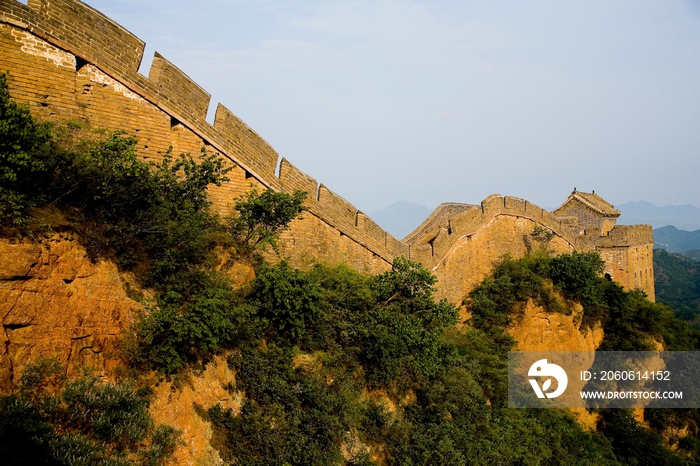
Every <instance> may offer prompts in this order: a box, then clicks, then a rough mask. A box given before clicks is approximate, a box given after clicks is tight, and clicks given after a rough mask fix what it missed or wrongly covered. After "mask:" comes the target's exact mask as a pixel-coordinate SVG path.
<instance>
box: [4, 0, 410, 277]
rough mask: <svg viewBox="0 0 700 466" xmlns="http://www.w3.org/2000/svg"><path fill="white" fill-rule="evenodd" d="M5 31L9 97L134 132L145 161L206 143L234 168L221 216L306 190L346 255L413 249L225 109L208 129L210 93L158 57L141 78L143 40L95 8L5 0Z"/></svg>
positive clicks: (64, 0)
mask: <svg viewBox="0 0 700 466" xmlns="http://www.w3.org/2000/svg"><path fill="white" fill-rule="evenodd" d="M0 28H2V29H0V32H2V33H3V34H1V35H0V41H3V48H2V52H0V72H4V71H10V73H11V75H10V93H11V95H13V97H15V98H17V99H18V100H20V101H21V102H23V103H27V104H29V105H30V108H31V109H32V111H33V112H34V113H37V114H38V115H39V116H43V117H48V118H58V119H82V120H85V121H86V122H88V123H89V124H91V125H92V126H98V127H106V128H108V129H126V130H127V131H130V132H134V133H136V135H137V137H139V140H140V141H142V142H143V145H142V146H141V147H140V151H141V152H142V153H143V154H144V156H146V157H148V158H157V157H159V156H161V155H162V154H163V153H165V152H166V151H167V149H168V147H169V146H173V147H174V149H175V150H176V151H182V152H196V151H198V149H199V148H200V147H202V146H204V147H206V148H207V149H208V150H209V151H212V152H218V153H219V154H221V155H222V156H224V157H225V158H226V159H227V160H228V161H229V162H230V163H231V164H232V165H234V166H235V167H236V171H235V172H234V174H232V175H231V176H230V177H231V178H232V181H231V183H228V184H226V185H225V186H222V187H214V188H212V190H211V192H210V195H211V196H212V197H213V198H214V201H215V204H216V205H217V206H218V207H219V208H221V209H222V210H223V211H227V209H228V207H227V204H228V205H230V204H231V203H232V202H233V200H234V199H235V198H236V197H238V196H240V195H241V194H243V193H244V192H245V191H246V190H248V189H250V188H256V187H271V188H273V189H276V190H282V191H284V192H290V193H291V192H293V191H294V190H297V189H300V190H303V191H306V192H307V193H308V196H307V202H306V204H307V206H308V211H309V212H310V213H311V214H312V215H313V216H314V217H315V218H317V219H318V221H320V222H321V224H322V225H323V227H322V228H321V230H323V232H325V234H327V235H330V236H329V238H332V237H333V235H334V234H339V235H340V237H344V238H349V240H350V241H351V242H353V243H356V244H357V245H358V246H359V247H360V249H359V250H356V249H354V246H353V247H350V246H348V248H350V249H351V250H352V251H354V252H352V254H361V255H363V256H366V259H364V262H367V261H369V262H373V261H374V259H372V258H373V257H375V258H380V260H381V261H383V262H384V266H383V267H386V266H388V264H389V263H390V262H391V260H392V259H393V258H394V257H395V256H397V255H402V254H403V255H407V254H408V246H406V245H404V244H402V243H401V242H400V241H398V240H397V239H396V238H393V237H392V236H391V235H390V234H388V233H387V232H386V231H384V230H383V229H382V228H381V227H379V226H378V225H377V224H376V223H375V222H374V221H372V220H371V219H369V218H368V217H367V216H366V215H365V214H363V213H361V212H359V211H358V209H357V208H356V207H354V206H353V205H352V204H351V203H349V202H347V201H346V200H345V199H343V198H342V197H340V196H339V195H337V194H335V193H334V192H333V191H331V190H330V189H328V188H327V187H326V186H323V185H321V186H320V187H319V186H318V183H317V181H316V180H315V179H313V178H312V177H310V176H309V175H306V174H305V173H303V172H301V171H300V170H298V169H297V168H295V167H294V166H293V165H292V164H291V163H289V162H288V161H287V160H282V162H281V163H280V165H279V175H277V174H276V170H277V167H278V160H279V155H278V153H277V152H276V151H275V150H274V149H273V148H272V147H271V146H270V145H269V144H268V143H267V142H266V141H265V140H264V139H263V138H262V137H260V136H259V135H258V134H257V133H256V132H255V131H254V130H253V129H251V128H250V127H249V126H248V125H246V124H245V123H244V122H243V121H242V120H241V119H240V118H238V117H237V116H236V115H235V114H234V113H233V112H231V111H230V110H229V109H227V108H226V107H225V106H224V105H222V104H219V105H218V106H217V110H216V115H215V117H214V124H213V125H211V124H209V123H208V122H207V121H206V117H207V111H208V109H209V104H210V99H211V96H210V94H209V93H208V92H207V91H206V90H204V89H203V88H202V87H200V86H199V85H198V84H197V83H196V82H194V81H193V80H192V79H190V78H189V77H188V76H187V75H186V74H185V73H184V72H183V71H182V70H180V69H179V68H178V67H177V66H175V65H174V64H173V63H171V62H170V61H168V60H167V59H166V58H165V57H163V56H162V55H161V54H159V53H158V52H156V53H155V56H154V59H153V63H152V65H151V68H150V71H149V73H148V77H146V76H143V75H141V74H140V73H139V72H138V68H139V65H140V64H141V60H142V58H143V51H144V48H145V43H144V42H143V41H141V40H140V39H139V38H137V37H136V36H135V35H134V34H132V33H130V32H129V31H127V30H126V29H125V28H123V27H122V26H120V25H119V24H117V23H116V22H114V21H112V20H111V19H109V18H108V17H106V16H105V15H103V14H102V13H100V12H99V11H97V10H95V9H93V8H91V7H90V6H88V5H86V4H84V3H82V2H80V1H78V0H55V1H54V0H51V1H48V0H30V1H29V3H28V5H24V4H22V3H20V2H17V1H15V0H0ZM30 43H31V44H30ZM46 50H49V52H46ZM47 53H48V54H52V55H51V56H50V57H48V58H49V59H48V60H47V59H46V58H47V56H48V55H47ZM26 58H30V60H26ZM57 65H59V68H60V70H59V71H57V70H56V66H57ZM37 76H38V77H37ZM41 76H45V78H44V79H43V80H42V78H41ZM332 231H336V232H337V233H332ZM314 233H315V234H320V233H321V232H320V231H319V228H318V226H317V227H315V228H314V231H313V232H311V231H310V232H308V233H306V232H301V233H300V235H306V234H308V235H311V234H314ZM295 245H296V246H297V248H299V247H300V242H299V241H296V240H295ZM361 250H365V251H366V252H358V251H361ZM347 254H350V253H344V255H343V256H338V257H342V258H343V259H346V258H347ZM329 257H330V258H331V259H330V260H333V259H332V254H331V255H330V256H329ZM370 268H371V267H370ZM380 268H381V267H380Z"/></svg>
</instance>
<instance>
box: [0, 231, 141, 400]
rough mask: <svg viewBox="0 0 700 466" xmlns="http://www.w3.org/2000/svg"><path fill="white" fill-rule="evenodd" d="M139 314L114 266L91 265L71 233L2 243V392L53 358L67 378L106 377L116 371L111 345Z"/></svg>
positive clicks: (0, 288) (0, 381)
mask: <svg viewBox="0 0 700 466" xmlns="http://www.w3.org/2000/svg"><path fill="white" fill-rule="evenodd" d="M139 307H140V305H139V303H138V302H136V301H134V300H133V299H131V298H129V296H128V295H127V290H126V287H125V285H124V282H123V281H122V278H121V277H120V275H119V273H118V271H117V267H116V265H115V264H113V263H111V262H108V261H99V262H96V263H93V262H91V261H90V260H89V259H88V258H87V256H86V253H85V249H84V248H83V247H82V246H81V245H80V244H79V243H78V242H77V241H76V240H75V238H74V237H72V236H71V235H70V234H68V235H56V236H54V237H52V238H51V239H48V240H45V241H43V242H41V243H30V242H15V243H12V242H9V241H8V240H0V318H2V326H3V328H2V335H1V336H0V338H2V345H1V346H0V391H2V392H7V391H8V390H10V389H11V388H12V386H13V384H14V382H16V380H17V378H18V377H19V375H20V373H21V370H22V368H23V367H24V366H25V365H26V364H27V363H28V362H32V361H35V360H36V359H38V358H40V357H53V358H56V359H57V360H58V361H59V362H61V363H62V364H63V365H64V366H65V367H66V370H67V372H68V375H69V376H70V375H74V374H76V373H77V372H78V371H79V370H81V369H82V368H84V367H90V368H92V369H93V371H94V373H96V374H97V375H107V374H109V373H110V372H111V371H112V370H113V369H114V368H115V367H116V365H117V364H118V354H117V351H116V346H115V344H116V342H117V340H118V338H119V336H120V335H121V333H122V331H123V330H124V329H125V328H127V327H128V326H129V324H130V322H131V319H132V315H133V311H134V310H136V309H138V308H139Z"/></svg>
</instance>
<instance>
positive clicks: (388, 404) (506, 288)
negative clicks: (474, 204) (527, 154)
mask: <svg viewBox="0 0 700 466" xmlns="http://www.w3.org/2000/svg"><path fill="white" fill-rule="evenodd" d="M76 128H77V127H76V126H75V125H72V126H70V125H69V126H68V127H67V128H63V129H58V128H55V127H50V126H48V125H44V124H38V123H36V122H35V121H34V120H33V119H32V118H31V116H30V115H29V113H28V111H27V110H26V109H24V108H22V107H20V106H18V105H16V104H15V103H14V102H12V101H11V100H10V99H9V98H8V95H7V90H6V86H5V78H4V77H0V136H2V138H0V141H1V142H0V228H2V233H3V234H4V235H6V236H8V235H12V236H18V235H19V236H33V237H35V238H40V237H41V236H42V235H46V234H50V232H51V231H56V230H61V229H64V230H70V231H73V232H75V233H77V235H78V237H79V238H80V240H81V241H82V242H83V244H85V246H86V248H87V249H88V251H89V253H90V255H91V257H93V258H97V257H108V258H112V259H114V260H115V261H117V263H118V264H119V265H120V267H122V269H125V270H132V271H133V272H134V273H135V275H136V276H137V277H138V279H139V280H140V283H141V285H142V286H144V287H149V288H150V289H151V290H153V298H152V299H151V300H149V301H146V300H144V303H145V304H146V311H145V312H144V313H143V315H142V316H140V319H139V320H138V322H137V323H136V325H135V327H134V328H133V331H132V334H131V336H130V338H127V339H125V342H124V348H125V353H126V354H127V355H128V364H129V365H130V367H131V368H132V369H133V371H132V375H133V377H134V378H133V379H128V378H127V379H126V380H125V381H123V382H121V383H119V384H109V383H104V382H100V381H98V380H97V379H95V378H93V377H90V376H86V377H83V378H79V379H76V380H70V381H68V380H64V379H62V378H61V377H59V374H61V373H62V372H61V371H60V369H59V368H57V367H56V366H55V364H54V363H51V362H50V361H49V362H47V361H44V362H42V363H40V364H39V365H38V366H31V367H29V369H28V370H27V371H26V372H25V374H24V376H23V378H22V379H21V381H20V383H19V384H18V387H17V389H16V390H15V391H14V392H13V393H11V394H9V395H6V396H4V397H2V398H0V456H2V457H3V459H5V458H9V461H14V462H15V463H16V464H27V463H31V464H41V463H42V462H43V463H47V464H124V463H125V462H130V464H133V463H138V462H140V463H142V464H158V463H162V462H163V461H164V460H165V459H166V458H167V456H168V454H169V453H170V452H172V449H173V448H174V446H175V442H176V436H175V433H174V432H173V430H172V429H169V428H167V427H164V426H158V427H156V426H154V425H153V422H152V420H150V418H149V417H148V415H147V411H146V408H147V406H148V388H147V387H143V386H141V385H140V383H139V382H138V380H139V378H138V371H139V369H146V370H150V369H154V370H156V371H158V372H159V373H160V374H161V376H163V377H171V376H177V375H178V374H182V373H184V372H186V371H187V370H188V369H189V368H196V367H201V365H202V364H204V363H206V362H207V360H208V359H209V358H210V357H211V355H212V354H216V353H225V354H227V355H229V357H228V363H229V365H230V367H231V368H232V369H234V370H235V372H236V384H235V385H231V386H229V387H228V389H229V390H231V391H238V392H241V393H242V394H244V398H243V399H244V403H243V406H242V408H241V410H240V412H233V411H232V410H230V409H226V408H224V407H222V406H219V405H217V406H214V407H212V408H211V409H209V410H208V411H206V412H202V415H203V416H208V417H209V419H210V420H211V422H212V423H213V425H214V426H215V435H214V437H213V440H212V442H213V445H214V446H215V448H216V449H217V450H218V451H219V452H220V454H221V456H222V458H224V460H225V461H226V462H227V463H229V464H236V465H251V466H252V465H280V466H282V465H336V464H347V465H372V464H378V463H381V464H385V465H467V464H523V465H536V464H543V465H570V464H583V465H585V464H589V465H605V464H609V465H617V464H636V465H655V464H697V463H698V439H697V432H698V426H700V417H699V416H698V415H697V412H696V411H695V410H673V411H669V410H647V414H645V416H646V419H647V421H648V423H649V424H650V425H651V426H652V428H653V429H652V430H647V429H646V428H645V427H643V426H641V425H640V424H639V423H638V422H637V421H636V420H635V419H634V418H633V417H632V415H631V413H630V412H628V411H624V410H609V411H604V412H601V422H600V423H599V426H598V429H597V430H596V431H589V430H586V429H584V428H582V427H581V425H580V424H579V423H578V422H577V421H576V420H575V418H574V417H573V415H572V414H571V413H570V412H569V411H566V410H524V409H517V410H516V409H508V408H507V407H506V404H507V353H508V352H509V351H510V350H511V349H513V348H514V346H515V342H514V341H513V339H512V338H511V337H509V336H508V334H507V332H506V331H505V327H506V326H507V325H509V324H510V323H511V322H513V319H514V318H516V317H517V315H518V312H520V310H521V309H522V306H523V303H525V302H526V301H527V300H529V299H533V300H535V301H536V302H538V303H540V304H542V305H543V306H545V307H546V308H547V309H548V310H549V311H550V312H561V313H570V312H571V309H572V302H579V303H581V304H582V305H583V307H584V314H583V325H586V326H593V325H602V326H603V327H604V328H605V340H604V342H603V346H602V349H609V350H621V349H626V350H635V349H647V348H649V346H650V344H651V341H652V339H655V340H657V341H663V343H664V344H665V346H666V347H667V348H668V349H671V350H681V349H685V350H694V349H697V348H698V341H699V340H698V334H697V332H696V331H694V330H692V329H690V328H689V327H688V326H687V325H686V324H685V323H683V322H682V321H680V320H678V319H676V318H675V317H674V316H673V311H672V310H671V309H669V308H668V307H666V306H664V305H661V304H654V303H650V302H649V301H647V300H646V299H645V298H644V296H643V295H642V294H641V293H640V292H625V291H624V290H622V289H621V288H620V287H619V286H618V285H616V284H615V283H613V282H611V281H609V280H606V279H605V278H603V277H602V276H601V271H602V262H601V260H600V258H599V257H598V256H597V255H595V254H572V255H562V256H559V257H556V258H552V257H550V256H549V255H547V254H546V253H544V252H541V251H540V252H536V253H533V254H532V255H529V256H528V257H526V258H524V259H520V260H511V259H509V258H504V260H503V261H502V262H501V263H500V264H499V265H498V266H497V267H496V268H495V270H494V272H493V274H492V275H491V276H489V277H488V278H487V279H486V280H484V282H483V283H482V284H481V285H480V286H478V287H477V288H476V289H475V290H474V291H473V292H472V293H471V294H470V296H469V297H468V298H467V300H466V306H467V309H468V311H469V312H470V313H471V315H472V318H471V321H470V322H469V323H468V325H463V326H456V325H455V324H456V323H457V310H456V309H455V307H454V306H452V305H450V304H448V303H446V302H445V301H436V299H435V297H434V289H433V286H434V284H435V277H434V276H433V275H431V274H430V273H429V272H428V271H427V270H425V269H424V268H422V267H421V266H420V265H418V264H414V263H411V262H409V261H407V260H405V259H403V258H399V259H397V260H395V261H394V263H393V265H392V267H391V270H389V271H387V272H385V273H382V274H379V275H375V276H371V275H367V274H362V273H359V272H357V271H355V270H353V269H350V268H348V267H346V266H343V265H340V266H332V267H331V266H327V265H322V264H319V265H316V266H314V267H312V268H310V269H309V270H298V269H295V268H294V267H292V266H291V265H289V264H287V263H286V262H284V261H279V262H277V263H276V264H268V263H264V262H263V261H262V260H261V255H260V254H259V251H260V249H259V248H260V247H264V246H266V245H267V246H271V247H272V248H273V249H274V246H275V239H276V237H277V234H278V233H279V231H280V230H281V229H283V228H285V226H286V225H287V224H288V223H289V221H291V220H292V219H293V218H294V217H295V216H296V215H297V213H298V212H299V210H300V209H301V208H302V203H303V194H300V193H296V194H294V195H286V194H281V193H273V192H272V191H264V192H262V193H257V192H251V193H250V194H248V195H246V196H244V197H243V198H241V199H239V200H238V201H237V202H236V204H235V207H236V210H237V215H235V216H233V217H232V218H229V219H220V218H219V217H218V216H217V215H216V214H215V213H214V212H213V211H212V210H211V208H210V204H209V202H208V201H207V199H206V187H207V186H208V185H210V184H218V183H221V182H223V181H224V180H225V176H226V169H225V168H223V165H222V162H221V160H220V159H218V158H217V157H215V156H212V155H208V154H202V156H201V157H200V158H199V159H195V158H193V157H191V156H189V155H186V154H184V155H180V156H177V157H175V156H172V155H170V154H168V155H166V156H165V157H164V159H163V160H162V161H161V162H158V163H152V162H144V161H142V160H139V158H138V157H137V155H136V152H135V144H136V143H135V140H134V139H133V138H131V137H129V136H128V135H126V134H124V133H113V134H108V133H104V134H97V135H93V136H91V137H90V138H88V139H85V138H83V137H82V136H81V137H78V134H79V132H78V131H77V129H76ZM535 240H540V239H538V238H535ZM542 240H544V241H546V238H543V239H542ZM217 251H219V252H226V254H222V255H224V256H226V257H229V258H230V259H229V260H230V261H244V262H246V263H248V264H250V265H251V266H252V267H255V272H256V276H255V279H254V280H253V281H252V282H250V283H248V284H246V285H244V286H240V287H234V286H233V284H232V283H231V281H230V280H229V278H227V275H226V266H227V264H221V263H220V260H219V257H221V255H219V254H217ZM669 427H673V428H674V429H679V428H683V427H686V428H687V431H688V432H689V433H690V434H689V435H687V436H685V437H684V438H683V439H681V440H680V441H679V442H678V443H677V445H676V446H677V448H678V451H677V452H672V451H671V450H669V449H668V448H667V447H666V446H665V443H664V442H665V441H663V440H662V438H661V436H660V435H659V433H660V432H662V431H663V430H664V429H668V428H669Z"/></svg>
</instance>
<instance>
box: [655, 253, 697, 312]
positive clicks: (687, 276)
mask: <svg viewBox="0 0 700 466" xmlns="http://www.w3.org/2000/svg"><path fill="white" fill-rule="evenodd" d="M654 285H655V287H656V299H657V301H659V302H662V303H666V304H668V305H669V306H672V307H673V308H675V309H676V313H677V315H678V316H679V317H681V318H683V319H685V320H695V318H696V316H698V314H700V263H699V262H697V261H695V260H694V259H691V258H688V257H686V256H685V255H683V254H678V253H669V252H666V251H664V250H663V249H655V250H654ZM696 324H697V322H696Z"/></svg>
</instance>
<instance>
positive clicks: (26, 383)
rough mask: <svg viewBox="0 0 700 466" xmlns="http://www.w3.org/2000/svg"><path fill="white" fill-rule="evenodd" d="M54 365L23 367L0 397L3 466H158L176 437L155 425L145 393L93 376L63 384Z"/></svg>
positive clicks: (42, 363)
mask: <svg viewBox="0 0 700 466" xmlns="http://www.w3.org/2000/svg"><path fill="white" fill-rule="evenodd" d="M62 373H64V369H63V368H62V367H61V366H60V365H59V364H58V363H57V362H56V361H55V360H42V361H39V362H38V363H36V364H34V365H30V366H27V368H26V369H25V370H24V372H23V374H22V377H21V378H20V380H19V383H18V390H17V391H16V392H14V393H11V394H10V395H7V396H4V397H1V398H0V457H2V458H3V460H4V461H5V463H4V464H99V465H107V464H110V465H113V464H124V465H127V464H139V465H149V466H151V465H152V466H155V465H159V464H162V463H163V462H164V461H165V460H166V459H167V458H168V457H169V456H170V455H172V453H173V450H174V448H175V445H176V439H177V436H178V432H177V431H175V430H174V429H173V428H172V427H169V426H165V425H160V426H155V425H154V422H153V420H152V418H151V417H150V415H149V414H148V398H147V396H146V393H147V392H146V391H144V390H140V389H139V388H138V387H137V386H136V385H135V384H134V383H133V382H122V383H116V384H115V383H105V382H101V381H100V380H98V379H97V378H96V377H93V376H86V377H81V378H78V379H76V380H66V379H65V378H64V377H62V376H61V374H62Z"/></svg>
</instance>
